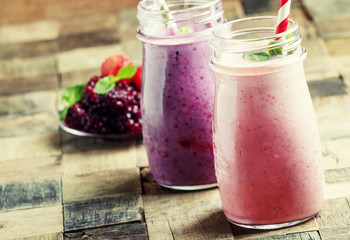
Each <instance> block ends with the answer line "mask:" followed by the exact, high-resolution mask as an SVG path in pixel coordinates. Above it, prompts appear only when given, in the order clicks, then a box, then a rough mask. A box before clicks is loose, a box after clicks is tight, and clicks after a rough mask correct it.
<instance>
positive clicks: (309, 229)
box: [232, 218, 319, 240]
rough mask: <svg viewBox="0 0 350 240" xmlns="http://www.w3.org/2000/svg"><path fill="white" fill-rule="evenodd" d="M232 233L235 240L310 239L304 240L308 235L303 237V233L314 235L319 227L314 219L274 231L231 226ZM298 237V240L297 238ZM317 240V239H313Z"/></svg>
mask: <svg viewBox="0 0 350 240" xmlns="http://www.w3.org/2000/svg"><path fill="white" fill-rule="evenodd" d="M232 229H233V233H234V236H235V240H253V239H266V240H267V239H271V240H272V239H285V238H286V239H287V237H290V239H298V240H299V239H300V237H301V236H303V237H304V238H301V239H312V238H306V237H307V236H308V235H303V234H304V233H312V235H314V234H315V233H317V231H318V230H319V226H318V225H317V222H316V220H315V218H312V219H310V220H309V221H307V222H305V223H302V224H299V225H296V226H292V227H288V228H282V229H276V230H254V229H244V228H240V227H237V226H233V227H232ZM298 237H299V238H298ZM315 239H319V238H315Z"/></svg>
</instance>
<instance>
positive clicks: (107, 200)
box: [0, 0, 350, 240]
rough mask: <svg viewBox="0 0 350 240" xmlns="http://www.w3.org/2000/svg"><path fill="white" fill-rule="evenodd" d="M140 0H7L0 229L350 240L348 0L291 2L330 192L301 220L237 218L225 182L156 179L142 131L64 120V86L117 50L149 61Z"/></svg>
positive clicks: (243, 9) (227, 3) (0, 108)
mask: <svg viewBox="0 0 350 240" xmlns="http://www.w3.org/2000/svg"><path fill="white" fill-rule="evenodd" d="M137 2H138V0H120V1H111V0H103V1H99V2H98V3H97V2H96V1H94V0H84V1H83V0H74V1H69V0H61V1H54V0H11V1H8V0H0V86H1V87H0V150H1V151H0V239H28V240H29V239H30V240H39V239H47V240H54V239H62V240H63V239H131V240H136V239H137V240H141V239H151V240H153V239H155V240H157V239H160V240H163V239H165V240H166V239H176V240H180V239H241V240H246V239H249V240H253V239H254V240H279V239H281V240H282V239H288V240H306V239H310V240H311V239H313V240H326V239H329V240H338V239H344V240H349V239H350V97H349V91H350V44H349V43H350V24H349V22H350V2H349V0H327V1H318V0H293V1H292V8H291V14H290V16H291V17H292V18H294V19H296V20H297V22H298V23H299V24H300V28H301V29H300V30H301V33H302V36H303V46H304V47H305V48H306V49H307V51H308V57H307V59H306V61H305V72H306V77H307V81H308V85H309V89H310V93H311V96H312V99H313V103H314V107H315V111H316V115H317V120H318V124H319V130H320V135H321V140H322V144H323V160H324V164H325V168H326V170H325V174H326V183H325V184H326V185H325V193H324V197H325V201H324V204H323V207H322V209H321V211H320V212H319V214H318V215H317V216H316V217H315V218H313V219H311V220H309V221H308V222H305V223H303V224H300V225H297V226H294V227H289V228H284V229H279V230H273V231H272V230H271V231H257V230H248V229H243V228H239V227H236V226H233V225H231V224H230V223H229V222H228V221H227V220H226V219H225V217H224V215H223V212H222V209H221V201H220V197H219V194H218V189H216V188H214V189H209V190H203V191H194V192H181V191H176V190H169V189H165V188H162V187H160V186H159V185H158V184H157V183H156V182H155V181H154V179H153V178H152V175H151V173H150V170H149V168H148V160H147V155H146V152H145V148H144V146H143V144H142V141H141V140H140V139H131V140H128V141H110V140H104V139H94V138H82V137H76V136H73V135H70V134H68V133H66V132H64V131H62V130H61V129H60V128H59V126H58V114H57V99H58V97H57V96H58V94H59V91H60V89H62V88H64V87H67V86H69V85H72V84H75V83H83V82H86V81H87V80H88V79H89V78H90V77H91V76H93V75H96V74H98V73H99V68H100V64H101V62H102V61H103V60H104V59H105V58H106V57H108V56H110V55H112V54H115V53H124V54H127V55H129V56H130V57H131V58H132V59H133V60H134V63H135V64H136V65H140V64H141V62H142V46H141V43H140V42H139V41H138V40H137V39H136V37H135V32H136V29H137V26H138V20H137V18H136V4H137ZM223 3H224V7H225V17H226V18H227V19H228V20H232V19H237V18H242V17H246V16H258V15H276V14H277V9H278V3H279V1H278V0H266V1H256V0H224V1H223Z"/></svg>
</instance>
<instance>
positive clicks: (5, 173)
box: [0, 157, 62, 185]
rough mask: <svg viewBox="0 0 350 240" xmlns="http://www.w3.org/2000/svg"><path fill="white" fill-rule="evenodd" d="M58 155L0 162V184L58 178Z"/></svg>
mask: <svg viewBox="0 0 350 240" xmlns="http://www.w3.org/2000/svg"><path fill="white" fill-rule="evenodd" d="M61 175H62V169H61V163H60V158H59V157H38V158H25V159H19V160H11V161H2V162H0V185H7V184H16V183H25V182H40V181H43V180H53V179H60V178H61Z"/></svg>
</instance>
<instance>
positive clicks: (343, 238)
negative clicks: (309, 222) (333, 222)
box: [320, 226, 350, 240]
mask: <svg viewBox="0 0 350 240" xmlns="http://www.w3.org/2000/svg"><path fill="white" fill-rule="evenodd" d="M320 235H321V237H322V240H347V239H349V236H350V227H349V226H346V227H334V228H322V229H320Z"/></svg>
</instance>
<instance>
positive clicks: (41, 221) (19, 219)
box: [0, 205, 63, 240]
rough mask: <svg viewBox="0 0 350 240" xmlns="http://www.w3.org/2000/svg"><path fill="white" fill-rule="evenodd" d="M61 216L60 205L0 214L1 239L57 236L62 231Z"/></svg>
mask: <svg viewBox="0 0 350 240" xmlns="http://www.w3.org/2000/svg"><path fill="white" fill-rule="evenodd" d="M62 216H63V213H62V206H61V205H56V206H51V207H41V208H33V209H26V210H20V211H9V212H2V213H0V236H1V239H4V240H5V239H13V238H25V237H28V238H29V237H30V236H42V235H44V236H45V235H51V234H54V235H57V234H58V233H60V232H62V231H63V218H62ZM58 236H59V234H58ZM33 238H34V239H36V238H35V237H33ZM29 239H31V238H29ZM39 239H41V238H40V237H39ZM43 239H45V237H44V238H43ZM48 239H50V238H48Z"/></svg>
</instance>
